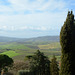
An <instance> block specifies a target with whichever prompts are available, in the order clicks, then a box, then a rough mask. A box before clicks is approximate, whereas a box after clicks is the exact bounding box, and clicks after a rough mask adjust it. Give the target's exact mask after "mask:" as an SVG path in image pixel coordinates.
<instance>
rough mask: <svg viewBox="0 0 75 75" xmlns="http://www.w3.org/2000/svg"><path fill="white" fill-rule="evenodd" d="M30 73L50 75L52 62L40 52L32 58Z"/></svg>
mask: <svg viewBox="0 0 75 75" xmlns="http://www.w3.org/2000/svg"><path fill="white" fill-rule="evenodd" d="M30 71H31V72H33V73H34V75H50V61H49V59H48V58H47V57H46V56H45V55H44V54H43V53H42V52H40V51H39V50H37V52H36V53H35V54H34V55H33V57H32V61H31V65H30Z"/></svg>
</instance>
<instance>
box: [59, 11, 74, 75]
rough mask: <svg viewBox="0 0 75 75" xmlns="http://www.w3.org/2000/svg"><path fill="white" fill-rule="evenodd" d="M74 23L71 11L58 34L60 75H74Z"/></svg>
mask: <svg viewBox="0 0 75 75" xmlns="http://www.w3.org/2000/svg"><path fill="white" fill-rule="evenodd" d="M74 23H75V21H74V15H73V13H72V11H71V12H70V11H68V15H67V18H66V21H65V22H64V25H63V26H62V28H61V32H60V44H61V51H62V56H61V69H60V75H75V58H74V57H75V24H74Z"/></svg>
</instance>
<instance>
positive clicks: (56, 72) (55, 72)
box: [50, 56, 59, 75]
mask: <svg viewBox="0 0 75 75" xmlns="http://www.w3.org/2000/svg"><path fill="white" fill-rule="evenodd" d="M50 70H51V75H59V68H58V62H57V61H56V57H55V56H53V58H52V60H51V64H50Z"/></svg>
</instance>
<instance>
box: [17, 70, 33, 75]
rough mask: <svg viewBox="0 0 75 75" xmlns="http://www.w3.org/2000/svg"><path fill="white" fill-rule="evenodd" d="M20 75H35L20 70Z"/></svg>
mask: <svg viewBox="0 0 75 75" xmlns="http://www.w3.org/2000/svg"><path fill="white" fill-rule="evenodd" d="M18 75H33V73H32V72H30V71H29V70H19V71H18Z"/></svg>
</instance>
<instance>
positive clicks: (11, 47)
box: [0, 42, 61, 60]
mask: <svg viewBox="0 0 75 75" xmlns="http://www.w3.org/2000/svg"><path fill="white" fill-rule="evenodd" d="M38 49H39V50H40V51H41V52H43V53H44V54H45V55H46V56H48V57H49V58H50V59H51V58H52V56H53V55H55V56H56V57H57V59H58V60H60V55H61V50H60V44H59V42H54V43H48V44H45V43H44V45H43V44H39V45H37V44H35V45H34V44H25V43H16V42H13V43H3V42H0V53H1V54H6V55H8V56H10V57H12V58H13V59H14V60H24V58H25V56H28V55H33V54H34V52H36V50H38Z"/></svg>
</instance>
